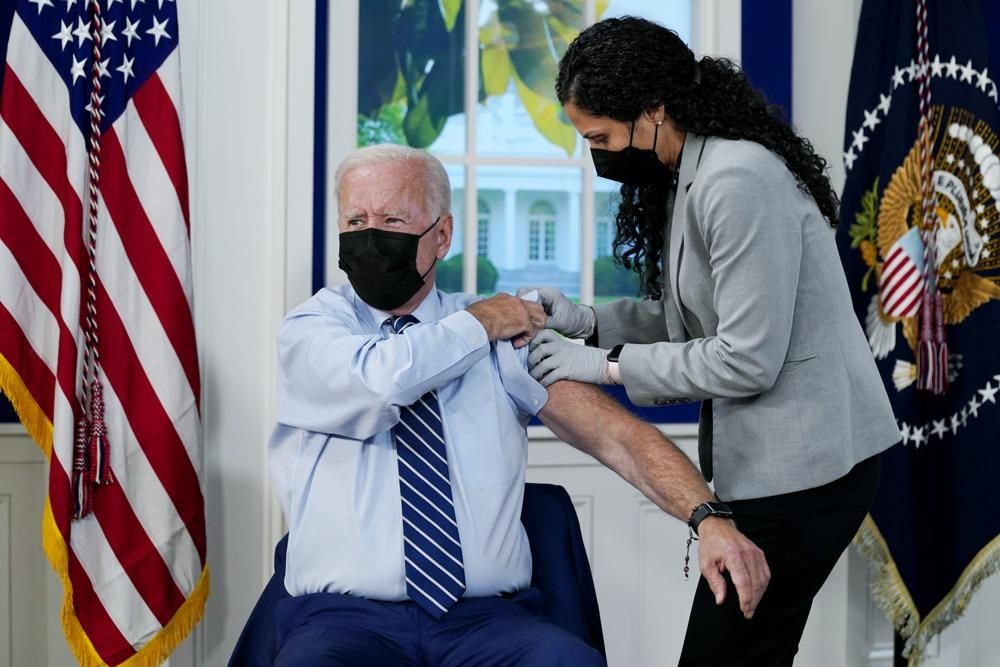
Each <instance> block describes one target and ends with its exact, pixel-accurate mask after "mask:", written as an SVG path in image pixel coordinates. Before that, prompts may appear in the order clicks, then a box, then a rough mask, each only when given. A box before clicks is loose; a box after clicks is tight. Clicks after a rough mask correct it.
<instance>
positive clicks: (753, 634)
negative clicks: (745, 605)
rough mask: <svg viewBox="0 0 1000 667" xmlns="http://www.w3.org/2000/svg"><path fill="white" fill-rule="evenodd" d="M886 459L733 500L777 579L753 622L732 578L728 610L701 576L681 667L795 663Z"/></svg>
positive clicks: (743, 527) (755, 666) (742, 526)
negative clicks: (775, 492) (779, 491)
mask: <svg viewBox="0 0 1000 667" xmlns="http://www.w3.org/2000/svg"><path fill="white" fill-rule="evenodd" d="M878 478H879V457H878V456H874V457H872V458H870V459H866V460H865V461H862V462H861V463H858V464H857V465H856V466H855V467H854V468H853V469H852V470H851V471H850V472H849V473H847V474H846V475H845V476H844V477H841V478H840V479H838V480H836V481H834V482H831V483H830V484H826V485H824V486H821V487H817V488H815V489H808V490H805V491H798V492H795V493H788V494H783V495H780V496H770V497H767V498H756V499H753V500H740V501H727V504H728V505H729V506H730V507H731V508H732V510H733V513H734V515H735V519H736V525H737V527H738V528H739V529H740V530H741V531H742V532H743V534H745V535H746V536H747V537H748V538H750V539H751V540H753V542H754V543H755V544H756V545H757V546H758V547H760V548H761V549H762V550H763V551H764V554H765V555H766V557H767V564H768V567H770V569H771V582H770V584H769V585H768V588H767V591H765V593H764V597H763V598H762V599H761V601H760V604H759V605H758V607H757V611H756V613H755V614H754V617H753V618H752V619H750V620H747V619H745V618H744V617H743V614H742V613H740V608H739V603H738V602H737V597H736V589H735V588H733V585H732V582H731V581H729V588H728V591H727V593H726V600H725V602H724V603H723V604H722V605H721V606H717V605H716V604H715V598H714V597H713V595H712V591H711V590H710V589H709V587H708V583H707V582H706V581H705V579H704V577H702V579H701V581H699V582H698V589H697V591H696V592H695V597H694V603H693V604H692V607H691V617H690V619H689V621H688V629H687V635H686V637H685V638H684V648H683V650H682V651H681V659H680V663H679V664H680V665H681V666H682V667H709V666H712V667H716V666H718V667H723V666H724V667H739V666H742V665H746V666H747V667H750V666H753V667H779V666H785V665H791V664H792V659H793V658H794V657H795V653H796V652H797V651H798V648H799V640H800V639H801V638H802V630H803V629H804V628H805V625H806V619H807V618H808V617H809V608H810V607H811V606H812V601H813V598H814V597H815V596H816V593H817V592H818V591H819V589H820V587H821V586H822V585H823V582H824V581H826V578H827V577H828V576H829V574H830V571H831V570H832V569H833V566H834V565H836V564H837V560H838V559H839V558H840V555H841V554H842V553H843V552H844V549H846V548H847V545H848V544H850V542H851V539H852V538H853V537H854V534H855V533H857V531H858V528H859V527H860V526H861V522H862V520H863V519H864V517H865V514H867V512H868V509H869V508H870V507H871V504H872V501H873V500H874V499H875V491H876V489H877V488H878Z"/></svg>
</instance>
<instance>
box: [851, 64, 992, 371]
mask: <svg viewBox="0 0 1000 667" xmlns="http://www.w3.org/2000/svg"><path fill="white" fill-rule="evenodd" d="M944 67H948V65H947V64H944ZM931 68H932V70H933V69H934V64H933V63H931ZM959 69H961V67H959ZM932 118H933V119H934V120H933V130H932V141H933V146H934V147H935V149H934V157H933V160H934V174H933V183H934V194H935V206H934V214H935V217H936V230H935V232H936V233H935V239H934V240H935V253H934V255H935V262H934V267H933V269H932V271H931V272H930V275H931V276H932V277H933V278H934V279H935V280H936V281H937V284H938V286H939V288H940V290H941V295H942V302H943V310H944V324H945V325H946V326H950V325H954V324H959V323H961V322H963V321H964V320H965V319H966V318H967V317H968V316H969V315H970V314H971V313H972V312H973V311H974V310H975V309H976V308H979V307H980V306H982V305H983V304H985V303H987V302H988V301H990V300H991V299H1000V276H998V275H997V271H998V270H1000V248H998V247H997V245H998V243H1000V157H998V152H1000V140H998V138H997V135H996V134H995V133H994V132H992V131H991V130H990V128H989V126H987V125H986V124H985V123H983V122H982V121H979V120H977V119H976V118H975V116H973V115H972V113H970V112H969V111H967V110H965V109H961V108H956V107H951V108H949V109H945V107H944V106H943V105H937V106H934V107H933V108H932ZM920 216H921V190H920V155H919V141H918V142H915V143H914V145H913V147H912V148H911V150H910V151H909V153H908V154H907V156H906V158H905V159H904V160H903V163H902V164H901V165H899V167H898V168H897V169H896V171H895V173H893V175H892V178H891V179H890V181H889V183H888V184H887V185H886V187H885V190H884V192H883V193H882V197H881V199H879V198H878V180H877V179H876V180H875V182H873V183H872V186H871V188H870V189H869V190H868V192H866V193H865V195H864V198H863V202H862V210H861V211H859V212H858V213H857V214H856V216H855V222H854V223H853V224H852V225H851V228H850V235H851V239H852V246H854V247H856V248H857V249H858V250H859V252H860V253H861V259H862V260H863V261H864V263H865V265H866V266H867V267H868V273H866V274H865V276H864V278H863V279H862V285H861V288H862V290H863V291H868V289H870V288H869V281H870V279H871V278H872V277H874V279H875V282H876V284H877V285H878V289H876V290H872V291H873V294H872V296H871V302H870V305H869V312H868V317H867V319H866V326H865V328H866V332H867V334H868V340H869V343H870V344H871V347H872V352H873V353H874V354H875V357H876V358H877V359H884V358H886V357H887V356H888V355H889V354H890V353H891V352H893V350H894V349H895V345H896V339H897V337H896V332H895V329H896V327H897V326H899V327H902V331H903V339H904V340H905V341H906V342H907V344H908V345H909V347H910V349H911V350H912V351H913V352H914V353H916V350H917V345H918V317H917V316H918V314H919V310H920V306H921V301H922V296H923V292H924V290H923V279H922V277H921V276H922V275H923V274H924V268H925V267H924V264H923V256H924V247H923V246H924V244H923V241H922V240H921V236H920V233H919V227H920ZM952 361H953V363H952V364H951V375H952V376H953V377H954V375H955V374H956V373H958V372H960V368H959V367H960V364H961V359H960V357H958V356H957V355H952ZM897 366H898V367H897V372H896V373H895V374H894V375H895V377H894V379H895V380H896V381H895V386H896V389H897V390H902V389H905V388H906V387H909V386H910V385H911V384H912V382H913V381H915V379H916V368H915V366H914V365H913V364H911V363H908V362H900V363H899V364H897Z"/></svg>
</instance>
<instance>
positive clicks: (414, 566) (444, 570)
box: [389, 315, 465, 618]
mask: <svg viewBox="0 0 1000 667" xmlns="http://www.w3.org/2000/svg"><path fill="white" fill-rule="evenodd" d="M417 322H418V320H417V318H415V317H413V316H412V315H402V316H398V317H393V318H390V320H389V325H390V326H391V327H392V330H393V331H394V332H395V333H402V332H403V331H405V330H406V329H407V328H408V327H410V326H412V325H414V324H417ZM392 434H393V436H394V438H395V440H396V459H397V461H398V462H399V463H398V465H399V495H400V498H401V499H402V502H403V559H404V563H405V572H406V593H407V595H409V596H410V599H411V600H413V601H414V602H416V603H417V604H418V605H420V607H421V608H422V609H423V610H424V611H426V612H427V613H428V614H430V615H431V616H433V617H434V618H441V616H443V615H444V613H445V612H446V611H448V609H449V608H450V607H451V605H453V604H455V602H456V601H457V600H458V598H460V597H461V596H462V593H463V592H464V591H465V567H464V566H463V565H462V543H461V540H460V538H459V535H458V523H456V521H455V505H454V503H453V501H452V496H451V479H450V477H449V475H448V454H447V452H446V451H445V446H444V425H443V423H442V421H441V409H440V407H439V406H438V399H437V393H436V392H433V391H429V392H427V393H426V394H424V395H423V396H421V397H420V399H419V400H418V401H417V402H416V403H414V404H413V405H408V406H405V407H403V408H401V409H400V411H399V423H398V424H396V426H394V427H393V429H392Z"/></svg>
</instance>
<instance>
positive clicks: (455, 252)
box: [435, 164, 465, 292]
mask: <svg viewBox="0 0 1000 667" xmlns="http://www.w3.org/2000/svg"><path fill="white" fill-rule="evenodd" d="M444 169H445V171H446V172H448V180H449V181H451V215H452V218H453V219H454V223H453V225H452V233H451V248H450V249H449V250H448V254H447V255H445V258H444V260H443V261H440V262H438V267H437V278H436V279H435V280H436V282H437V286H438V289H440V290H442V291H444V292H461V291H462V239H463V238H464V237H465V229H464V227H465V224H464V222H465V216H464V215H463V213H464V211H465V168H464V167H462V166H461V165H455V164H446V165H445V166H444Z"/></svg>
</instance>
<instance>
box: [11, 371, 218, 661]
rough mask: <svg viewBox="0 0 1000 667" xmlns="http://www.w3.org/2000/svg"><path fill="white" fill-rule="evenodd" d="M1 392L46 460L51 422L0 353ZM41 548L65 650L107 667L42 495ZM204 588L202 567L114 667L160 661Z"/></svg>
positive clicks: (201, 609) (185, 628) (197, 607)
mask: <svg viewBox="0 0 1000 667" xmlns="http://www.w3.org/2000/svg"><path fill="white" fill-rule="evenodd" d="M0 392H3V393H4V394H5V395H6V396H7V398H8V399H9V400H10V402H11V404H12V405H13V406H14V412H16V413H17V416H18V419H20V420H21V423H22V424H23V425H24V428H25V430H26V431H27V432H28V435H29V436H31V439H32V440H34V441H35V444H37V445H38V447H39V448H40V449H41V450H42V452H44V453H45V458H46V459H50V458H51V457H52V422H50V421H49V418H48V417H47V416H46V415H45V413H44V412H42V410H41V408H40V407H39V406H38V403H37V402H36V401H35V399H34V397H33V396H32V395H31V393H30V392H29V391H28V388H27V387H26V386H25V384H24V382H23V381H22V380H21V376H20V375H19V374H18V373H17V371H15V370H14V367H13V366H12V365H11V364H10V362H8V361H7V360H6V359H5V358H4V357H3V355H0ZM42 549H43V550H44V551H45V555H46V556H47V557H48V559H49V564H50V565H51V566H52V569H53V570H55V572H56V575H57V576H58V577H59V580H60V581H61V582H62V586H63V602H62V609H61V610H60V614H59V616H60V620H61V622H62V627H63V633H64V634H65V635H66V643H67V644H68V645H69V648H70V651H71V652H72V653H73V655H74V657H75V658H76V660H77V662H79V663H80V665H81V666H82V667H107V663H105V662H104V660H102V659H101V657H100V655H98V653H97V650H96V649H95V648H94V645H93V644H92V643H91V641H90V637H88V636H87V633H86V632H85V631H84V629H83V626H81V625H80V620H79V619H78V618H77V617H76V613H75V612H74V608H73V587H72V585H71V584H70V579H69V562H68V556H67V550H66V543H65V541H64V540H63V536H62V533H60V532H59V528H58V527H57V526H56V521H55V517H54V516H53V515H52V506H51V505H50V504H49V499H48V497H47V496H46V498H45V509H44V511H43V513H42ZM209 588H210V584H209V573H208V566H207V565H206V566H205V567H204V568H203V569H202V571H201V576H200V577H199V578H198V584H197V585H196V586H195V588H194V590H193V591H191V593H190V594H189V595H188V597H187V600H185V601H184V604H182V605H181V606H180V608H179V609H178V610H177V612H176V613H175V614H174V615H173V618H171V619H170V621H169V622H168V623H167V624H166V625H165V626H164V627H163V628H162V629H160V631H159V632H157V633H156V634H155V635H154V636H153V638H152V639H151V640H150V641H149V642H147V643H146V644H145V645H143V646H142V647H141V648H140V649H138V650H137V651H136V653H135V654H133V655H132V656H131V657H130V658H129V659H128V660H126V661H125V662H122V663H119V665H116V666H115V667H154V666H155V665H161V664H163V662H164V661H165V660H166V659H167V658H168V657H169V656H170V654H171V653H173V651H174V649H176V648H177V646H178V645H179V644H180V643H181V642H182V641H184V639H185V637H187V635H188V634H189V633H190V632H191V630H192V629H194V626H196V625H197V624H198V622H199V621H200V620H201V618H202V616H203V615H204V613H205V601H206V600H207V599H208V593H209Z"/></svg>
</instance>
